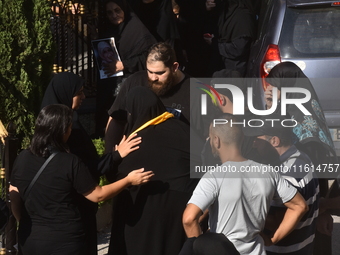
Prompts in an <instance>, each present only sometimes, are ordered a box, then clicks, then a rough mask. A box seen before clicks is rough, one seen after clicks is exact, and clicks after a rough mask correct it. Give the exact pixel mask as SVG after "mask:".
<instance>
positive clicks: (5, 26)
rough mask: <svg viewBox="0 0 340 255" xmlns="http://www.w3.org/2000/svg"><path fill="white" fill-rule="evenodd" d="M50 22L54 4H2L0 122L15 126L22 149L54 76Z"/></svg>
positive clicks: (31, 0) (37, 0) (41, 0)
mask: <svg viewBox="0 0 340 255" xmlns="http://www.w3.org/2000/svg"><path fill="white" fill-rule="evenodd" d="M50 18H51V7H50V1H47V0H15V1H13V0H2V1H0V66H1V68H0V119H1V120H2V122H3V123H4V125H7V124H8V123H9V122H11V121H12V122H14V124H15V125H16V127H17V135H18V138H19V139H20V141H22V145H21V147H25V146H26V145H28V143H29V139H30V137H31V135H32V134H33V128H34V121H35V118H36V116H37V113H38V112H39V108H40V103H41V99H42V96H43V93H44V91H45V88H46V86H47V84H48V82H49V80H50V79H51V75H52V64H53V59H54V45H53V40H52V33H51V27H50Z"/></svg>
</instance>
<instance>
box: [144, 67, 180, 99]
mask: <svg viewBox="0 0 340 255" xmlns="http://www.w3.org/2000/svg"><path fill="white" fill-rule="evenodd" d="M174 81H175V75H173V74H172V73H170V74H169V76H168V78H167V79H166V81H164V82H160V81H152V80H150V79H148V82H149V84H148V85H149V88H150V89H151V90H152V91H153V92H154V93H155V94H156V95H157V96H164V95H165V94H166V93H167V92H169V90H170V89H171V88H172V87H173V86H174V85H175V84H174Z"/></svg>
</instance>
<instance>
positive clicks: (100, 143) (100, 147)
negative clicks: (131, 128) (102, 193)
mask: <svg viewBox="0 0 340 255" xmlns="http://www.w3.org/2000/svg"><path fill="white" fill-rule="evenodd" d="M92 142H93V144H94V146H95V147H96V150H97V153H98V155H99V156H100V157H101V156H103V155H104V151H105V144H104V140H103V139H101V138H98V139H92ZM109 183H110V182H109V181H108V180H107V179H106V177H105V176H104V175H103V176H100V180H99V185H100V186H103V185H106V184H109ZM110 201H111V200H108V201H103V202H99V203H98V205H99V207H101V206H103V205H104V204H105V203H108V202H110Z"/></svg>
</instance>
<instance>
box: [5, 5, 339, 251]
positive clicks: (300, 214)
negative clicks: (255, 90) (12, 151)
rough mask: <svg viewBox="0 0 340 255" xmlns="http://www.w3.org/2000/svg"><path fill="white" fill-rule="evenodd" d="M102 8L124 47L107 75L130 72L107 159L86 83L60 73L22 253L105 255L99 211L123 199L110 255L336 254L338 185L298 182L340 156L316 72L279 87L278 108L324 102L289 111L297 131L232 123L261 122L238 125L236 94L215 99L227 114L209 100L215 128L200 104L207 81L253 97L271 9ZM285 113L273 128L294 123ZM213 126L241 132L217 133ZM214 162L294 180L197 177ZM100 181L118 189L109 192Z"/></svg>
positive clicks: (102, 97) (121, 84) (111, 111)
mask: <svg viewBox="0 0 340 255" xmlns="http://www.w3.org/2000/svg"><path fill="white" fill-rule="evenodd" d="M103 6H104V8H105V12H104V13H105V14H106V23H105V25H103V26H101V27H99V28H98V34H96V39H97V38H109V37H114V38H115V43H116V46H117V50H118V53H119V55H120V57H121V59H120V60H117V59H115V61H112V62H108V63H107V64H105V65H103V68H104V72H105V73H106V74H109V75H111V74H114V73H117V72H120V71H123V73H124V75H123V76H119V77H113V78H107V79H101V80H100V81H98V95H97V105H96V106H97V117H96V127H97V133H98V135H100V136H102V137H104V138H105V154H104V156H102V157H99V156H98V154H97V152H96V150H95V147H94V145H93V143H92V141H91V139H90V136H89V135H88V134H87V133H86V131H85V130H84V128H83V127H82V125H81V123H80V121H79V119H78V115H77V109H78V108H79V107H80V106H81V103H82V101H83V100H84V98H85V96H84V92H83V89H84V88H83V85H84V81H83V79H82V78H81V77H79V76H77V75H75V74H73V73H70V72H63V73H58V74H56V75H55V76H54V77H53V79H52V80H51V82H50V84H49V85H48V87H47V89H46V92H45V95H44V98H43V99H42V104H41V111H40V113H39V115H38V117H37V120H36V126H35V133H34V136H33V138H32V140H31V144H30V147H29V148H28V149H27V150H23V151H22V152H21V153H20V154H19V156H18V157H17V159H16V161H15V164H14V169H13V174H12V176H11V180H10V181H11V186H10V195H11V201H12V204H13V206H12V212H13V214H14V215H15V217H16V218H17V220H18V221H19V228H18V245H19V254H23V255H27V254H32V255H33V254H34V255H37V254H54V255H56V254H63V255H65V254H66V255H67V254H69V255H75V254H79V255H80V254H81V255H84V254H88V255H94V254H97V237H96V234H97V230H96V228H97V227H96V218H95V216H96V211H97V202H98V201H103V200H106V199H111V198H112V205H113V214H112V230H111V239H110V246H109V253H108V254H110V255H113V254H117V255H124V254H136V255H137V254H138V255H141V254H142V255H144V254H145V255H146V254H147V255H177V254H181V255H186V254H188V255H189V254H209V255H211V254H277V253H285V254H295V255H297V254H301V255H302V254H303V255H305V254H331V253H329V252H331V251H326V247H330V245H329V243H325V242H326V241H329V240H330V238H329V236H330V235H331V230H330V228H329V227H328V226H329V225H330V220H331V218H330V214H329V209H338V207H339V206H340V203H339V202H338V198H332V199H333V200H330V199H328V198H327V197H326V194H327V188H328V186H327V183H326V185H325V184H324V182H327V179H325V178H323V179H321V178H316V176H314V174H313V172H311V171H307V172H304V173H303V174H300V175H295V174H293V171H292V169H296V168H298V167H301V166H304V167H305V166H312V165H320V164H323V163H329V160H330V158H331V155H332V154H333V155H334V151H333V145H332V139H331V137H330V134H329V131H328V128H327V126H326V124H325V118H324V114H323V112H322V109H321V107H320V105H319V103H318V98H317V95H316V93H315V92H314V89H313V86H312V84H311V83H310V82H309V80H308V78H307V77H306V76H305V75H304V74H303V72H302V71H301V70H300V69H299V68H298V67H297V66H296V65H295V64H294V63H291V62H285V63H280V64H278V65H277V66H275V67H274V68H273V69H272V70H271V72H270V74H269V76H268V78H266V80H267V83H268V86H267V89H266V90H265V92H264V96H265V100H266V108H267V109H271V107H272V105H273V103H274V102H275V101H276V102H277V101H279V100H280V99H281V98H280V95H281V93H280V92H281V90H282V88H285V87H297V88H305V89H307V90H308V91H310V92H311V99H310V101H309V102H308V103H306V104H305V107H306V108H307V109H308V110H309V111H310V112H311V113H312V114H311V115H308V116H305V115H303V114H302V113H301V111H299V109H298V108H297V107H296V106H295V105H291V107H288V109H287V113H286V116H284V117H285V118H286V119H287V118H288V119H292V120H294V121H295V123H296V124H297V125H295V127H294V128H287V127H283V126H276V125H271V126H267V125H263V126H262V127H261V128H258V129H254V128H242V127H241V126H240V125H230V123H233V122H234V123H235V122H239V121H240V118H243V119H244V120H247V119H251V118H252V117H254V116H253V115H252V113H251V112H249V111H247V109H246V112H245V114H244V115H243V116H235V115H233V104H234V101H235V100H237V99H236V98H233V96H232V94H231V93H230V91H228V90H227V89H216V90H214V89H211V91H208V92H209V93H210V94H211V96H212V98H213V99H214V100H216V101H217V102H218V103H217V104H216V105H213V103H212V102H207V103H208V106H209V107H208V108H209V114H208V115H207V116H203V115H201V114H200V109H201V108H200V107H201V105H200V102H199V95H200V93H201V92H200V90H198V89H191V88H192V84H190V81H192V80H193V79H194V80H195V81H198V80H199V79H200V78H202V77H206V78H214V79H212V80H211V84H210V85H213V83H214V82H216V81H217V80H216V79H221V78H222V79H224V81H233V82H234V81H236V83H235V84H237V86H238V87H239V89H240V90H241V91H246V90H245V89H244V86H245V84H244V83H242V81H243V78H245V77H246V69H247V62H248V56H249V51H250V47H251V44H252V42H253V40H254V38H255V36H256V27H257V14H258V13H259V11H260V1H254V0H201V1H197V0H196V1H194V0H185V1H184V0H173V1H169V0H107V1H106V2H105V4H104V5H103ZM233 84H234V83H233ZM195 93H197V95H198V96H197V97H196V98H197V100H190V98H191V97H192V96H193V94H195ZM287 97H288V98H291V99H292V98H295V95H294V93H292V94H288V96H287ZM280 112H281V109H280V107H277V109H276V111H275V112H273V113H272V114H271V115H270V116H266V117H267V118H272V119H277V120H281V119H282V118H283V116H281V115H280V114H279V113H280ZM306 117H307V118H306ZM214 118H218V119H223V120H226V123H229V124H228V125H227V124H225V125H214V122H212V121H213V119H214ZM256 119H259V116H256ZM310 123H312V124H310ZM267 124H268V123H267ZM203 164H206V165H210V166H211V165H215V166H218V165H219V166H220V168H221V167H228V168H235V169H237V170H240V169H242V168H244V167H247V168H259V169H260V168H261V167H263V166H268V165H270V166H272V167H274V166H281V167H283V168H284V169H286V171H285V172H280V173H277V172H270V171H269V172H262V173H261V176H260V175H259V174H257V175H256V174H255V175H249V173H247V172H240V171H238V172H237V173H238V174H236V175H233V176H230V175H229V173H227V172H223V173H217V172H213V173H212V172H207V173H204V174H203V175H201V176H200V178H193V176H192V175H191V174H192V173H193V172H194V170H195V169H194V167H195V166H203ZM101 175H105V176H106V177H107V179H108V180H109V182H110V183H111V184H108V185H105V186H102V187H101V186H99V185H98V181H99V177H100V176H101ZM32 180H33V181H32ZM330 204H331V205H330ZM320 216H321V217H320ZM320 240H321V241H320ZM325 240H326V241H325ZM315 244H317V245H315ZM320 247H321V250H320ZM327 252H328V253H327Z"/></svg>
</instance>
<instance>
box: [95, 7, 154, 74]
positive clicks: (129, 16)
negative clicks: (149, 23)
mask: <svg viewBox="0 0 340 255" xmlns="http://www.w3.org/2000/svg"><path fill="white" fill-rule="evenodd" d="M104 8H105V14H106V22H105V24H104V25H103V29H100V34H99V36H100V38H106V37H114V38H115V43H116V46H117V49H118V53H119V56H120V58H121V60H122V61H121V63H119V62H120V61H117V63H116V72H117V71H123V72H124V73H125V77H126V76H128V75H130V74H132V73H134V72H136V71H140V70H143V69H145V61H146V56H147V51H148V49H149V48H150V46H151V45H153V44H154V43H156V40H155V38H154V37H153V36H152V35H151V33H150V32H149V30H148V29H147V28H146V27H145V26H144V25H143V23H142V22H141V21H140V20H139V18H138V17H137V16H136V15H135V14H134V13H133V12H132V11H131V9H130V7H129V5H128V3H127V2H126V1H125V0H108V1H106V2H105V4H104ZM108 69H109V70H110V71H114V69H113V65H112V66H111V65H110V66H109V67H108ZM113 73H115V72H113Z"/></svg>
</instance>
